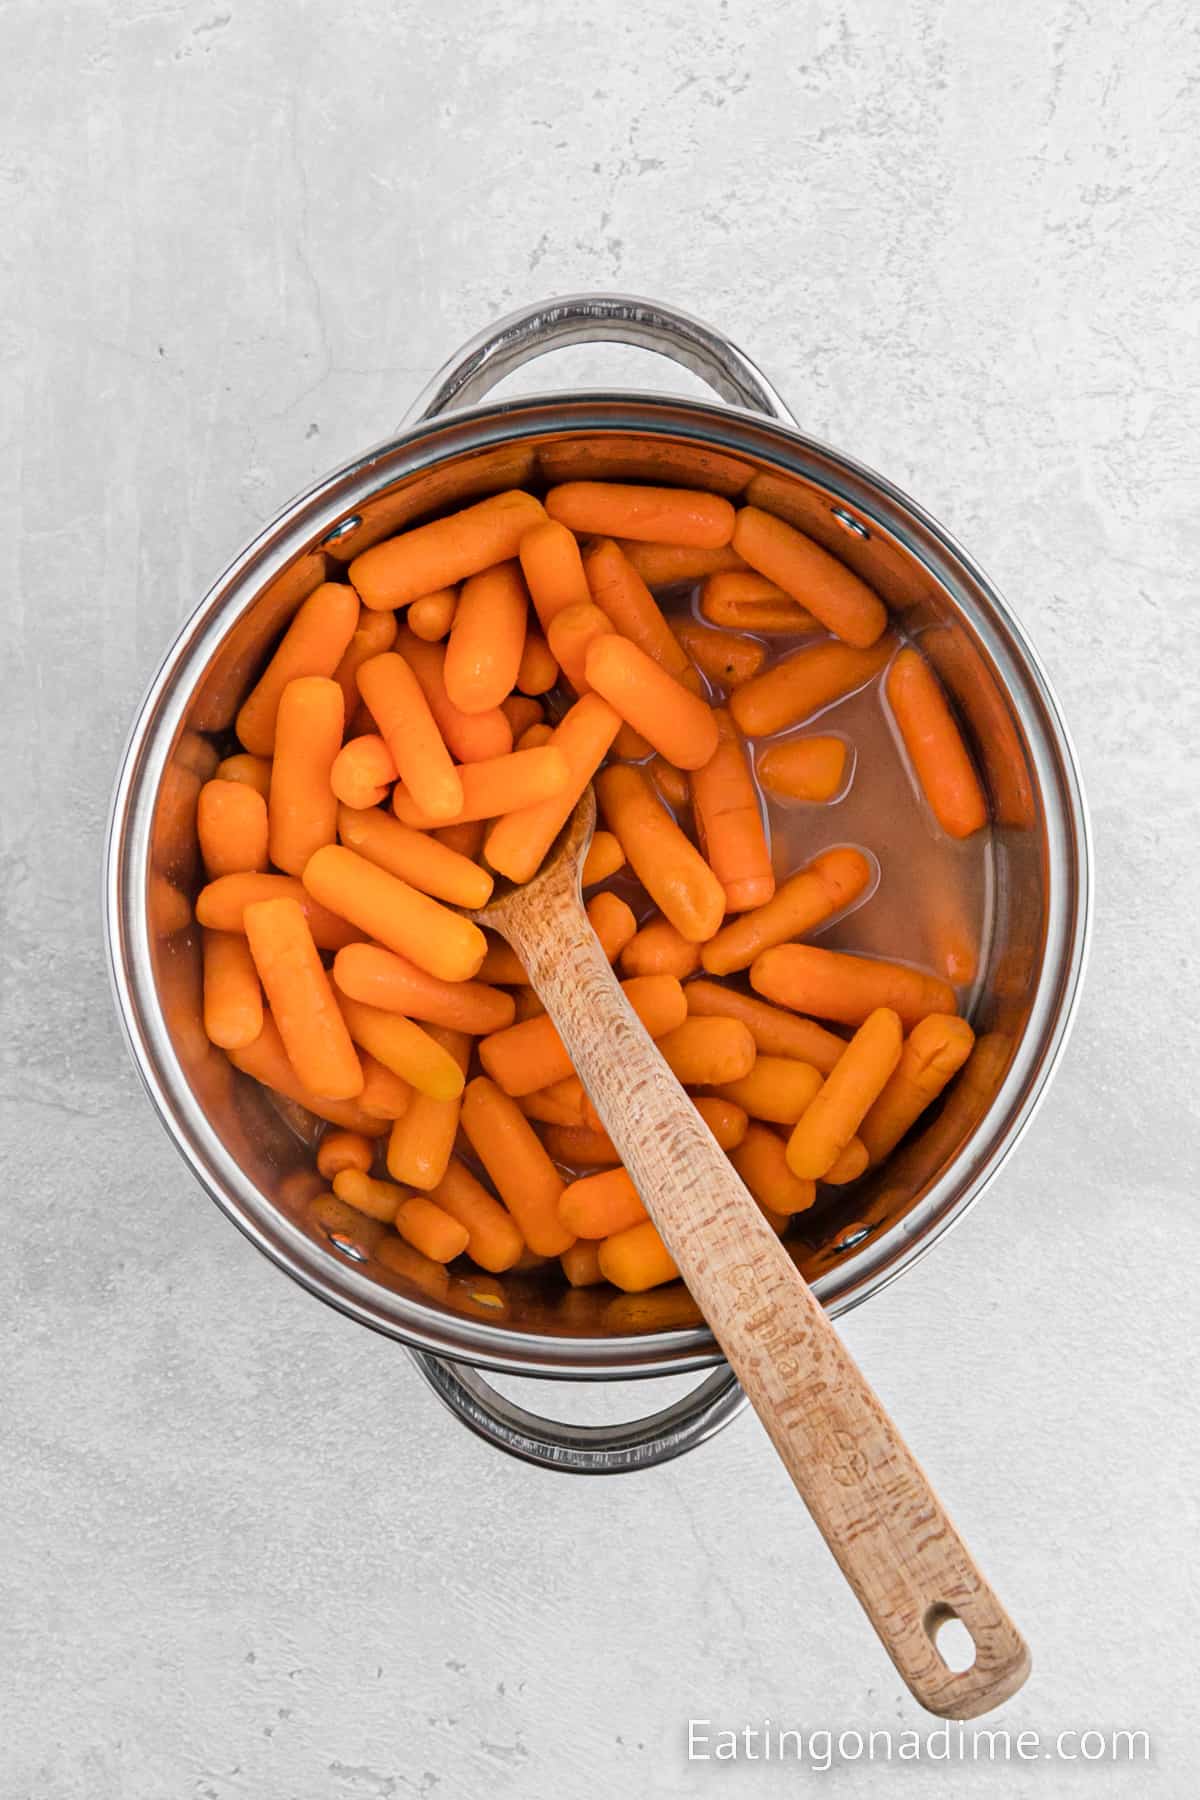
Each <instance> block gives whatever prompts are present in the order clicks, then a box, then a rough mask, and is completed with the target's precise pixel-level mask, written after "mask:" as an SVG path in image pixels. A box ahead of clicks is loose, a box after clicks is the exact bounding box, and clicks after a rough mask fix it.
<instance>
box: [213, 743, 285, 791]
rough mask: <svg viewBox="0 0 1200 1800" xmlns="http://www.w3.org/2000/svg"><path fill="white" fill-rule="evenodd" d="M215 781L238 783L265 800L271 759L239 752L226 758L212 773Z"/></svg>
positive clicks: (247, 752)
mask: <svg viewBox="0 0 1200 1800" xmlns="http://www.w3.org/2000/svg"><path fill="white" fill-rule="evenodd" d="M213 779H214V780H215V781H240V782H241V783H242V785H243V786H244V787H251V788H253V789H254V791H255V792H256V793H258V794H261V795H262V797H263V799H264V800H265V799H266V797H267V791H268V789H269V788H270V786H271V759H270V757H269V756H251V754H250V752H249V751H248V750H241V751H239V752H238V754H237V755H236V756H226V757H225V758H224V759H223V760H222V761H221V762H219V763H218V764H217V766H216V769H215V770H214V772H213Z"/></svg>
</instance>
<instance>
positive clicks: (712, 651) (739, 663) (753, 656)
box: [671, 619, 767, 688]
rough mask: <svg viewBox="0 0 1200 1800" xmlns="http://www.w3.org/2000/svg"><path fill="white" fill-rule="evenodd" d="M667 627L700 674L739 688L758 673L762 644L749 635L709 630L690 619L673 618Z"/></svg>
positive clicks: (761, 658)
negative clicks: (741, 635) (742, 635)
mask: <svg viewBox="0 0 1200 1800" xmlns="http://www.w3.org/2000/svg"><path fill="white" fill-rule="evenodd" d="M671 630H672V631H673V632H674V633H675V636H676V637H677V638H678V639H679V642H680V644H681V645H682V647H683V649H684V650H686V651H687V653H688V655H689V656H690V657H691V659H692V661H693V662H694V663H695V665H696V667H697V668H698V669H699V670H700V671H701V673H702V674H704V675H707V676H708V679H709V680H710V681H715V682H720V683H721V685H722V686H723V687H728V688H737V687H741V686H742V685H743V684H744V683H745V682H747V681H749V680H750V679H751V678H752V676H755V675H757V674H758V671H759V670H760V669H761V668H762V666H763V663H764V662H765V660H766V655H767V647H766V645H765V644H759V643H756V642H755V640H754V639H753V638H752V637H737V636H735V635H734V634H733V633H732V632H729V631H712V630H710V628H709V627H708V626H707V625H698V624H697V623H696V621H695V620H694V619H673V620H672V621H671Z"/></svg>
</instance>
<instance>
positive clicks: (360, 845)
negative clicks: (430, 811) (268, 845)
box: [337, 763, 493, 910]
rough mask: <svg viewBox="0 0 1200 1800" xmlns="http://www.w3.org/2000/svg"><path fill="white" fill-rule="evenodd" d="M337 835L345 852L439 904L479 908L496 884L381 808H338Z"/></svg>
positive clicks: (482, 871)
mask: <svg viewBox="0 0 1200 1800" xmlns="http://www.w3.org/2000/svg"><path fill="white" fill-rule="evenodd" d="M471 766H472V767H473V768H480V767H482V766H483V765H482V764H479V763H475V764H472V765H471ZM337 832H338V837H339V838H340V839H341V841H342V843H343V844H345V845H346V847H347V849H350V850H356V851H357V852H358V854H359V855H360V856H365V857H366V859H367V861H368V862H373V863H376V864H378V866H379V867H380V868H381V869H386V870H387V871H388V873H389V874H390V875H398V876H399V877H400V880H401V881H407V882H408V884H409V885H410V887H415V888H420V890H421V892H422V893H423V894H432V895H433V897H434V899H435V900H445V901H447V902H448V903H449V904H450V905H451V906H465V907H468V908H470V909H472V910H475V909H477V908H478V907H481V906H486V905H487V903H488V901H489V899H490V898H491V894H492V886H493V883H492V878H491V876H490V875H489V874H488V872H487V870H486V869H481V868H480V867H479V865H478V864H477V863H474V862H471V861H470V859H469V858H468V857H465V856H460V855H459V853H458V851H457V850H451V849H450V848H449V846H448V845H446V844H440V843H439V842H438V840H437V839H436V838H434V837H430V836H428V834H427V833H425V832H423V831H413V830H411V829H410V828H409V826H407V825H401V823H400V821H399V820H398V819H394V818H393V817H392V816H391V814H390V813H386V812H384V811H383V810H382V809H381V808H379V807H370V808H367V809H366V810H363V811H359V810H356V809H354V808H352V807H349V806H339V808H338V813H337Z"/></svg>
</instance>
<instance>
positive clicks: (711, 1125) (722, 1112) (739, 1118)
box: [692, 1094, 750, 1150]
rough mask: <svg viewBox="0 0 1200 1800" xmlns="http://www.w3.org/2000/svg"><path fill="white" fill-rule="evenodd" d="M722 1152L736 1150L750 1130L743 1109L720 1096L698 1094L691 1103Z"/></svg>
mask: <svg viewBox="0 0 1200 1800" xmlns="http://www.w3.org/2000/svg"><path fill="white" fill-rule="evenodd" d="M692 1104H693V1106H694V1107H695V1108H696V1111H697V1112H698V1113H699V1114H700V1117H701V1118H702V1119H703V1120H704V1123H705V1124H706V1125H707V1126H708V1129H709V1130H710V1131H711V1132H712V1134H713V1136H714V1137H715V1138H716V1140H717V1144H718V1145H719V1147H720V1148H721V1149H722V1150H736V1149H737V1147H738V1145H739V1144H740V1143H741V1141H742V1139H743V1138H744V1137H745V1135H746V1133H747V1131H748V1130H749V1128H750V1119H749V1115H748V1114H747V1112H746V1110H745V1108H744V1107H741V1106H739V1105H738V1104H737V1102H736V1101H734V1100H727V1099H725V1098H723V1096H722V1095H720V1094H698V1095H697V1096H696V1097H695V1099H694V1100H693V1101H692Z"/></svg>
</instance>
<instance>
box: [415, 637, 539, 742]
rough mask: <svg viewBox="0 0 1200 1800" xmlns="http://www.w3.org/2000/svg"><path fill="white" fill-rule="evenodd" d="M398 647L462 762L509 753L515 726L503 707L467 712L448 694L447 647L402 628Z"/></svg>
mask: <svg viewBox="0 0 1200 1800" xmlns="http://www.w3.org/2000/svg"><path fill="white" fill-rule="evenodd" d="M396 648H397V650H398V651H399V652H400V654H401V655H402V656H403V658H404V660H405V662H406V663H407V664H408V666H409V668H410V669H411V670H412V672H413V674H414V675H415V676H416V678H417V680H418V681H419V682H420V684H421V692H422V693H423V694H424V696H425V699H426V703H427V704H428V707H429V710H430V712H431V713H432V714H433V716H434V719H435V721H436V722H437V728H438V730H439V731H440V732H441V734H442V737H443V738H444V739H445V741H446V744H447V745H448V747H449V749H450V752H451V754H452V755H453V756H455V757H457V758H458V761H459V762H460V763H473V762H485V761H486V760H487V759H488V758H489V757H493V756H506V755H507V754H508V752H509V751H510V750H511V749H512V747H513V734H512V728H511V726H510V725H509V722H508V719H507V718H506V717H505V714H504V712H503V710H502V709H501V708H500V707H493V708H492V709H491V710H490V711H489V712H481V713H465V712H462V711H460V709H459V708H458V707H457V706H455V704H454V702H453V701H452V700H451V698H450V696H449V694H447V692H446V682H445V675H444V671H445V662H446V651H445V647H444V646H443V645H442V644H426V643H423V642H422V641H421V639H420V638H418V637H414V636H413V634H412V632H411V631H402V632H401V633H400V636H399V637H398V638H397V640H396Z"/></svg>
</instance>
